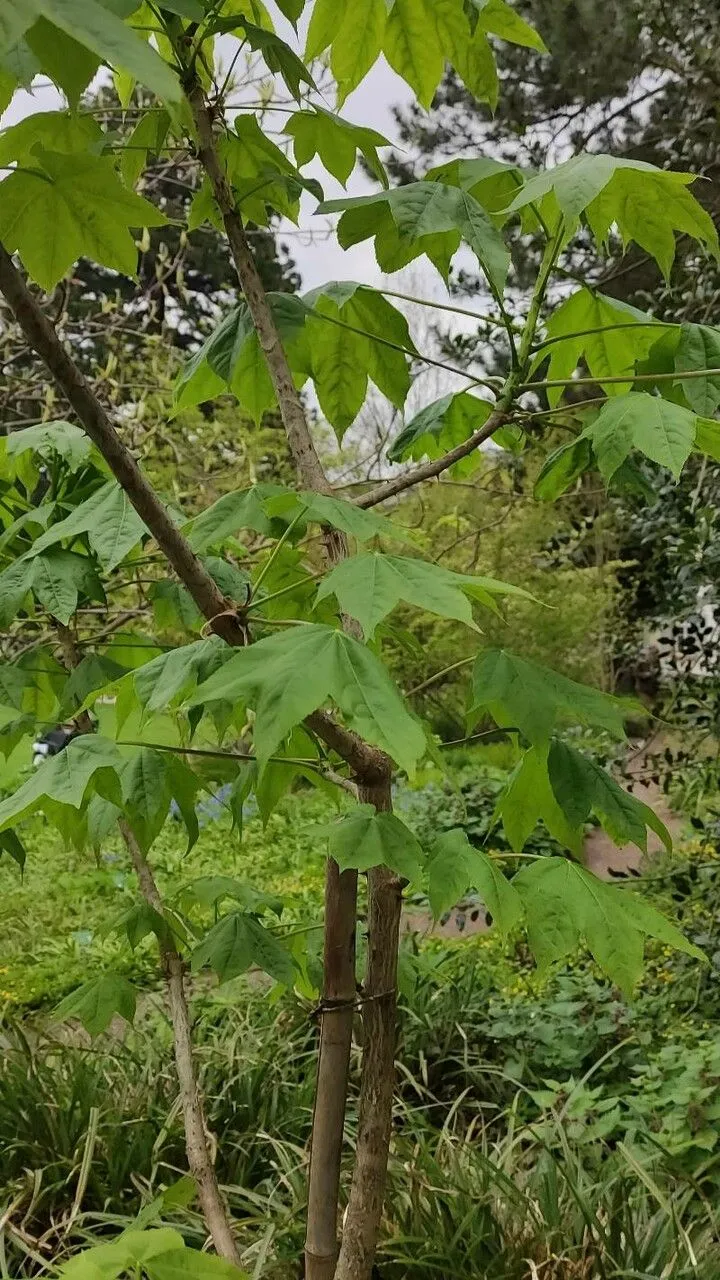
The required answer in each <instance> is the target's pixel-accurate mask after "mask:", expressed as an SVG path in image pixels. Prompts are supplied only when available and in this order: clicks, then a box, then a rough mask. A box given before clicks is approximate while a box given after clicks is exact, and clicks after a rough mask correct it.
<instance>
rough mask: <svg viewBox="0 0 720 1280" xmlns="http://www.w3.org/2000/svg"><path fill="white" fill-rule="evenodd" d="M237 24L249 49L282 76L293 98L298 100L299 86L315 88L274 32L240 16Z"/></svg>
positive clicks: (295, 56)
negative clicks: (239, 25)
mask: <svg viewBox="0 0 720 1280" xmlns="http://www.w3.org/2000/svg"><path fill="white" fill-rule="evenodd" d="M239 22H241V23H242V26H243V28H244V31H245V35H246V38H247V41H248V44H249V45H250V48H251V49H253V50H254V51H255V52H257V53H260V54H262V57H263V58H264V59H265V62H266V64H267V66H268V68H269V70H270V71H275V72H277V73H278V74H279V75H281V76H282V78H283V80H284V81H285V84H286V85H287V87H288V89H289V91H290V93H291V94H292V96H293V98H295V99H296V100H297V101H299V100H300V98H301V96H302V94H301V90H300V85H301V84H306V85H308V86H309V87H310V88H311V89H315V88H317V86H316V84H315V81H314V80H313V77H312V75H311V73H310V72H309V71H308V69H307V67H306V66H305V63H304V62H302V61H301V59H300V58H298V56H297V54H296V53H295V52H294V51H293V50H292V49H291V48H290V46H289V45H288V44H286V43H285V41H284V40H281V39H280V37H279V36H278V35H276V34H275V32H274V31H267V30H266V29H265V28H264V27H257V26H255V25H254V24H253V23H251V22H248V20H247V18H245V17H244V16H242V15H240V17H239Z"/></svg>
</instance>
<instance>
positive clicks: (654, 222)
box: [509, 153, 720, 278]
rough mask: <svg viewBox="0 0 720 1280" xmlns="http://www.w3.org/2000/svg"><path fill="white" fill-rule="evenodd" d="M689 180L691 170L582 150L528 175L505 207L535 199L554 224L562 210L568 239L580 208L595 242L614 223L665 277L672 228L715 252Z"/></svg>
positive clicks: (710, 228)
mask: <svg viewBox="0 0 720 1280" xmlns="http://www.w3.org/2000/svg"><path fill="white" fill-rule="evenodd" d="M693 180H694V175H693V174H687V173H675V172H672V171H670V170H667V169H657V168H655V167H654V166H653V165H649V164H645V163H644V162H643V161H640V160H624V159H619V158H616V157H614V156H609V155H603V154H600V153H598V154H581V155H577V156H573V158H572V159H571V160H567V161H565V162H564V163H563V164H560V165H557V167H556V168H554V169H549V170H547V171H546V172H544V173H541V174H538V175H536V176H535V177H533V178H530V180H529V181H528V182H527V183H526V184H525V186H524V187H523V188H522V190H521V191H520V192H519V193H518V194H517V195H516V196H515V198H514V200H513V201H512V203H511V205H510V206H509V208H510V211H511V212H516V211H518V210H521V209H523V208H525V207H526V206H527V205H529V204H539V205H540V208H541V210H542V211H543V212H544V213H545V215H546V216H548V217H549V219H550V221H551V222H552V223H553V224H554V223H556V222H557V216H558V213H561V214H562V215H563V216H564V218H565V220H566V235H567V236H568V238H569V236H570V235H571V234H572V232H573V230H574V227H575V225H576V223H577V219H578V218H579V217H580V215H581V214H583V213H585V216H586V218H587V221H588V224H589V226H590V229H591V230H592V232H593V234H594V236H595V239H596V240H597V242H598V244H599V245H602V244H603V243H604V241H605V240H606V239H607V236H608V233H609V231H610V229H611V227H612V226H613V225H616V226H617V227H618V230H619V232H620V234H621V236H622V238H623V241H624V243H625V244H626V245H627V243H628V242H629V241H630V240H634V241H635V242H636V244H638V245H639V246H640V247H641V248H642V249H645V250H646V251H647V252H648V253H649V254H650V255H651V256H652V257H654V258H655V260H656V261H657V263H658V265H659V266H660V268H661V270H662V271H663V273H664V274H665V276H666V278H667V277H668V276H669V273H670V268H671V267H672V263H673V259H674V257H675V235H674V233H675V232H676V231H678V232H685V233H687V234H688V235H691V236H693V237H694V238H695V239H697V240H699V241H700V242H701V243H702V244H704V245H705V246H706V248H707V249H708V250H709V251H710V252H711V253H713V254H714V255H715V256H718V254H719V253H720V247H719V246H718V237H717V232H716V230H715V227H714V225H713V222H712V219H711V218H710V216H709V214H707V213H706V212H705V210H704V209H703V207H702V205H701V204H699V202H698V201H697V200H696V199H695V197H694V196H693V195H691V193H690V192H689V191H688V190H687V188H688V185H689V184H690V183H691V182H693Z"/></svg>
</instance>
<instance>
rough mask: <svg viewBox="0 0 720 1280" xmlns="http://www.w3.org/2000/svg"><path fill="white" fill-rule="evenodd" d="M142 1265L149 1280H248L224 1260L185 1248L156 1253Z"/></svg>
mask: <svg viewBox="0 0 720 1280" xmlns="http://www.w3.org/2000/svg"><path fill="white" fill-rule="evenodd" d="M143 1265H144V1270H145V1271H146V1272H147V1274H148V1276H149V1277H150V1280H250V1278H249V1275H248V1272H247V1271H240V1270H238V1268H237V1267H236V1266H235V1264H234V1263H232V1262H228V1261H227V1260H226V1259H225V1258H218V1257H217V1256H216V1254H213V1253H200V1252H199V1251H198V1250H197V1249H188V1248H186V1247H185V1248H182V1249H173V1250H168V1252H167V1253H164V1252H163V1253H158V1254H156V1255H154V1256H153V1257H152V1258H149V1259H148V1260H147V1261H146V1262H145V1263H144V1264H143Z"/></svg>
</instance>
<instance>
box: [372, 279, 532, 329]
mask: <svg viewBox="0 0 720 1280" xmlns="http://www.w3.org/2000/svg"><path fill="white" fill-rule="evenodd" d="M378 293H382V294H384V295H385V297H386V298H399V299H400V301H401V302H412V303H414V304H415V305H416V306H418V307H430V308H431V309H432V310H433V311H450V312H452V314H453V315H457V316H469V317H470V319H471V320H479V321H480V322H481V324H490V325H493V326H494V327H495V328H496V329H503V328H506V327H507V326H506V321H505V320H504V319H503V317H502V316H487V315H485V314H484V313H483V312H482V311H473V310H472V309H471V308H470V307H457V306H453V305H452V304H451V303H449V302H433V301H432V299H430V298H416V297H415V295H414V294H412V293H400V292H398V290H397V289H378ZM511 323H512V322H511ZM512 328H513V332H514V333H522V325H519V324H513V325H512Z"/></svg>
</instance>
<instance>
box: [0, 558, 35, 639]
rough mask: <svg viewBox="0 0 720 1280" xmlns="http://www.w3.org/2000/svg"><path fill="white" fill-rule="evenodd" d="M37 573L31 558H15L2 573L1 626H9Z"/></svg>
mask: <svg viewBox="0 0 720 1280" xmlns="http://www.w3.org/2000/svg"><path fill="white" fill-rule="evenodd" d="M34 573H35V569H34V566H33V564H32V561H30V560H14V561H13V562H12V563H11V564H9V565H8V567H7V569H3V572H2V573H0V627H9V626H10V623H11V622H14V620H15V618H16V617H17V615H18V612H19V610H20V609H21V608H22V605H23V603H24V601H25V599H26V598H27V596H28V594H29V592H30V588H31V586H32V580H33V576H34Z"/></svg>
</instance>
